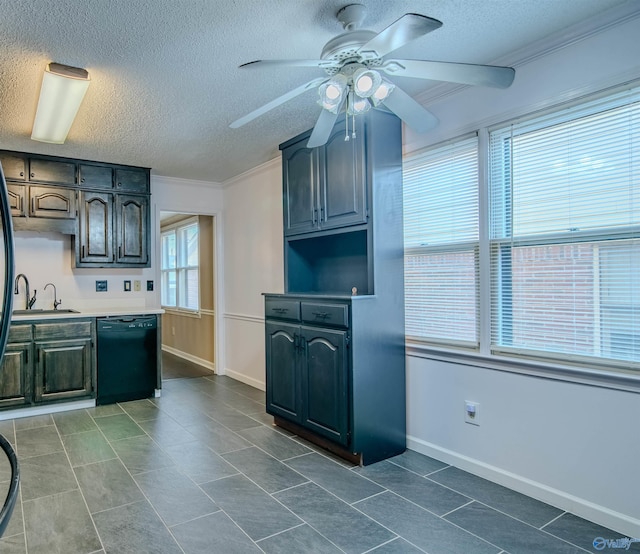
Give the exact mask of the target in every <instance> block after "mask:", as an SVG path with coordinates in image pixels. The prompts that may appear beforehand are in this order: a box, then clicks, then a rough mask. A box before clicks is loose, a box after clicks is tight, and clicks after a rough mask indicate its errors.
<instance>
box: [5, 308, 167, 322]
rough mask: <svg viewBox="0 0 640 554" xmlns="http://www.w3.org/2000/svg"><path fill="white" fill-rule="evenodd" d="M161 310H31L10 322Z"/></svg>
mask: <svg viewBox="0 0 640 554" xmlns="http://www.w3.org/2000/svg"><path fill="white" fill-rule="evenodd" d="M163 313H164V310H163V309H162V308H141V307H140V306H136V307H132V308H116V307H114V308H109V309H105V308H86V309H83V310H78V312H77V313H75V312H73V313H69V312H66V313H65V312H55V311H51V310H47V311H44V312H42V311H38V310H33V311H32V312H31V313H29V314H20V315H17V314H12V316H11V321H30V320H33V319H74V318H76V319H77V318H81V317H116V316H123V315H143V314H163Z"/></svg>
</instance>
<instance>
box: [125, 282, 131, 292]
mask: <svg viewBox="0 0 640 554" xmlns="http://www.w3.org/2000/svg"><path fill="white" fill-rule="evenodd" d="M124 290H125V291H126V292H129V291H130V290H131V281H129V280H126V281H125V282H124Z"/></svg>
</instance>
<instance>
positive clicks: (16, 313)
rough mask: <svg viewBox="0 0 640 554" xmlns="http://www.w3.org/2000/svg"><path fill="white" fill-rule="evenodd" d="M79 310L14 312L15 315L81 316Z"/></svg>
mask: <svg viewBox="0 0 640 554" xmlns="http://www.w3.org/2000/svg"><path fill="white" fill-rule="evenodd" d="M79 313H80V312H79V311H78V310H40V309H38V308H35V309H32V310H13V315H31V314H33V315H51V314H79Z"/></svg>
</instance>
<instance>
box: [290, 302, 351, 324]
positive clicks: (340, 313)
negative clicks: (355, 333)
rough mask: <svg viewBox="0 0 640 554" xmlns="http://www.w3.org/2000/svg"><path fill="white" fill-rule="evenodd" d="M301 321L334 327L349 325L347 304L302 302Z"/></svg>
mask: <svg viewBox="0 0 640 554" xmlns="http://www.w3.org/2000/svg"><path fill="white" fill-rule="evenodd" d="M301 310H302V321H304V322H305V323H315V324H321V325H331V326H334V327H349V306H348V305H347V304H325V303H313V302H303V303H302V306H301Z"/></svg>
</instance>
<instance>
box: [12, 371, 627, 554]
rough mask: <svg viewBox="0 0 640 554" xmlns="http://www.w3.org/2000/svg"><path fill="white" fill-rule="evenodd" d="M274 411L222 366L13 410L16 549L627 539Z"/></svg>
mask: <svg viewBox="0 0 640 554" xmlns="http://www.w3.org/2000/svg"><path fill="white" fill-rule="evenodd" d="M271 423H272V420H271V418H270V417H268V416H267V415H266V414H265V411H264V393H263V392H261V391H259V390H256V389H254V388H252V387H249V386H247V385H244V384H243V383H239V382H237V381H234V380H232V379H230V378H228V377H219V376H209V377H195V378H182V379H180V378H174V379H170V380H166V381H165V382H164V388H163V391H162V397H161V398H157V399H152V400H141V401H135V402H127V403H123V404H119V405H110V406H101V407H97V408H92V409H83V410H78V411H73V412H66V413H60V414H54V415H47V416H37V417H31V418H24V419H15V420H10V421H4V422H0V432H2V433H3V434H4V435H5V436H6V437H7V438H8V439H9V440H10V441H11V443H12V444H13V445H14V446H15V448H16V450H17V452H18V456H19V459H20V464H21V471H22V484H21V496H20V500H19V503H18V505H17V506H16V510H15V513H14V516H13V518H12V520H11V522H10V525H9V528H8V529H7V532H6V533H5V535H4V537H3V538H2V539H0V552H1V553H2V554H14V553H20V554H24V553H29V554H36V553H43V554H45V553H46V554H53V553H64V554H88V553H94V552H95V553H117V554H126V553H132V554H139V553H145V552H148V553H153V554H164V553H174V552H175V553H186V554H191V553H217V552H220V553H225V554H227V553H235V552H237V553H249V552H266V553H274V552H281V553H286V554H291V553H298V552H299V553H325V552H326V553H329V552H347V553H356V552H375V553H377V554H383V553H387V554H388V553H400V552H403V553H411V552H429V553H432V554H440V553H456V552H457V553H464V554H473V553H485V552H486V553H495V554H498V553H506V552H510V553H512V554H518V553H535V554H545V553H554V552H558V553H571V552H576V553H577V552H585V551H587V552H596V550H595V549H594V547H593V541H594V539H595V538H596V537H603V538H605V539H615V538H619V537H621V535H620V534H619V533H616V532H614V531H611V530H608V529H604V528H602V527H599V526H597V525H595V524H592V523H590V522H588V521H585V520H583V519H580V518H578V517H576V516H574V515H572V514H569V513H566V512H563V511H562V510H559V509H557V508H554V507H552V506H549V505H547V504H543V503H541V502H538V501H536V500H534V499H532V498H529V497H526V496H523V495H521V494H518V493H516V492H513V491H511V490H508V489H506V488H504V487H501V486H499V485H495V484H492V483H490V482H488V481H485V480H483V479H480V478H478V477H475V476H473V475H471V474H469V473H466V472H464V471H461V470H459V469H456V468H455V467H451V466H447V465H445V464H443V463H441V462H439V461H437V460H434V459H431V458H427V457H425V456H422V455H420V454H417V453H416V452H412V451H407V452H406V453H404V454H403V455H401V456H398V457H396V458H393V459H391V460H388V461H384V462H380V463H378V464H374V465H371V466H367V467H353V466H351V465H350V464H348V463H346V462H343V461H340V460H337V459H335V458H333V457H332V456H327V455H325V454H324V453H322V452H319V451H317V450H316V449H315V447H313V446H312V445H310V444H309V443H307V442H305V441H304V440H302V439H299V438H298V437H295V436H292V435H290V434H288V433H286V432H281V431H279V430H277V429H276V428H274V427H273V426H272V425H271ZM2 463H4V461H3V462H0V483H2V482H4V483H5V485H6V481H7V479H8V472H7V467H6V464H5V465H2ZM631 551H640V544H633V545H632V548H631Z"/></svg>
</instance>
